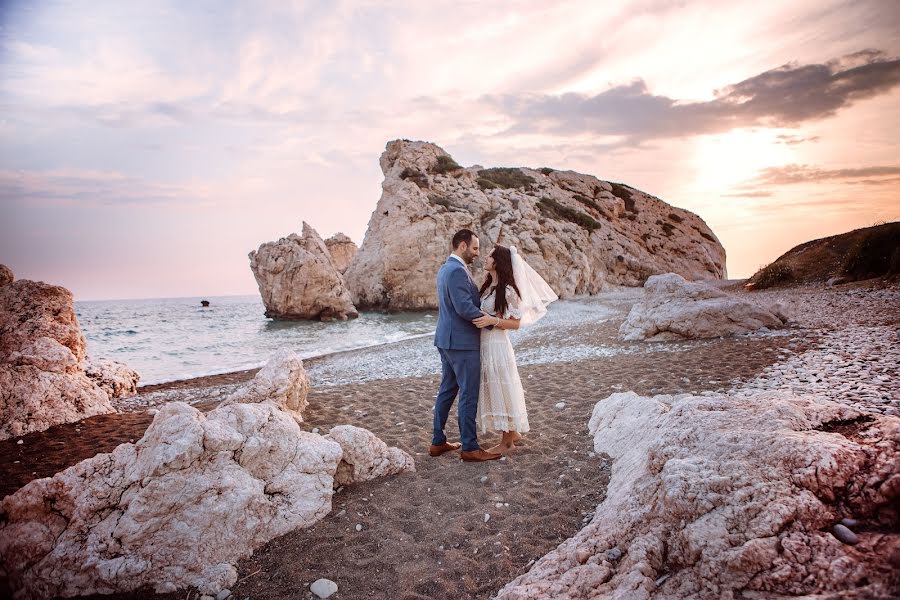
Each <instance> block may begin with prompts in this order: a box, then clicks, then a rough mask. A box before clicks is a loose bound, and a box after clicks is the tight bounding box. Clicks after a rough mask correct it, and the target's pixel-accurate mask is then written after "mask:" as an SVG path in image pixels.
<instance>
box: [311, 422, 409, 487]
mask: <svg viewBox="0 0 900 600" xmlns="http://www.w3.org/2000/svg"><path fill="white" fill-rule="evenodd" d="M325 437H327V438H328V439H330V440H333V441H335V442H337V443H338V444H340V446H341V449H342V450H343V451H344V454H343V456H342V457H341V463H340V464H339V465H338V468H337V472H336V473H335V475H334V483H335V485H349V484H351V483H359V482H361V481H369V480H370V479H375V478H376V477H384V476H385V475H396V474H397V473H404V472H407V471H415V470H416V467H415V463H414V462H413V459H412V457H411V456H410V455H409V454H407V453H406V452H404V451H403V450H400V449H399V448H389V447H388V445H387V444H385V443H384V442H382V441H381V440H380V439H378V438H377V437H376V436H375V434H374V433H372V432H371V431H369V430H368V429H362V428H361V427H354V426H353V425H338V426H337V427H332V428H331V431H330V432H329V433H328V435H327V436H325Z"/></svg>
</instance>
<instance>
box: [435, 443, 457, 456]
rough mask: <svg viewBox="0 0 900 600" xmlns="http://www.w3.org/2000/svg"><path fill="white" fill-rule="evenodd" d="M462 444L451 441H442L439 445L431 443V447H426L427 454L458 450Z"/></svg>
mask: <svg viewBox="0 0 900 600" xmlns="http://www.w3.org/2000/svg"><path fill="white" fill-rule="evenodd" d="M461 446H462V444H460V443H459V442H453V443H452V444H450V443H447V442H444V443H443V444H441V445H440V446H434V445H432V446H431V448H429V449H428V454H429V455H430V456H440V455H441V454H443V453H444V452H453V451H454V450H459V448H460V447H461Z"/></svg>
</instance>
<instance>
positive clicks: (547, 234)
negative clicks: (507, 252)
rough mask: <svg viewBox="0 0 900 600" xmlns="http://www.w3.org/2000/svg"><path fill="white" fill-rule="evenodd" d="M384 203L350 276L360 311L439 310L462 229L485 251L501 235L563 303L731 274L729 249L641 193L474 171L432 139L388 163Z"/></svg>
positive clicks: (401, 143) (411, 145) (398, 149)
mask: <svg viewBox="0 0 900 600" xmlns="http://www.w3.org/2000/svg"><path fill="white" fill-rule="evenodd" d="M381 169H382V171H383V172H384V181H383V183H382V190H383V192H382V195H381V199H380V200H379V201H378V204H377V206H376V209H375V211H374V213H373V214H372V217H371V219H370V221H369V227H368V231H367V232H366V236H365V239H364V241H363V243H362V246H361V247H360V249H359V252H358V253H357V254H356V256H355V257H354V259H353V262H352V263H351V265H350V268H349V269H348V270H347V272H346V274H345V276H346V280H347V283H348V286H349V287H350V291H351V293H352V295H353V299H354V301H355V302H356V304H357V306H359V307H364V308H365V307H379V308H386V309H396V310H402V309H423V308H435V307H436V305H437V301H436V292H435V288H434V278H435V275H436V273H437V269H438V268H439V267H440V265H441V264H442V263H443V262H444V260H446V258H447V255H448V253H449V251H450V248H449V246H450V238H451V236H452V235H453V233H454V232H455V231H456V230H458V229H461V228H463V227H467V228H470V229H472V230H473V231H475V232H476V233H477V234H478V235H479V236H480V238H481V242H482V245H483V246H485V250H488V249H489V248H490V245H491V243H493V242H494V241H495V240H496V239H497V237H498V235H499V234H500V232H501V228H502V233H503V243H504V244H507V245H515V246H516V247H517V248H518V249H519V251H520V252H521V253H522V255H523V256H524V257H525V258H526V260H528V261H529V263H530V264H531V265H532V266H533V267H534V268H535V270H537V271H538V272H539V273H540V274H541V275H542V276H543V277H544V278H545V279H546V280H547V282H548V283H549V284H550V286H551V287H553V289H554V290H555V291H556V292H557V293H558V294H559V296H560V297H562V298H567V297H571V296H573V295H576V294H589V293H595V292H598V291H600V290H602V289H604V287H605V286H607V285H608V284H620V285H630V286H635V285H641V284H643V283H644V281H645V280H646V279H647V277H649V276H650V275H653V274H656V273H665V272H675V273H679V274H681V275H684V276H685V277H688V278H690V279H721V278H723V277H724V276H725V251H724V249H723V248H722V246H721V244H720V243H719V241H718V240H717V239H716V237H715V235H713V233H712V231H711V230H710V229H709V227H707V225H706V224H705V223H704V222H703V220H702V219H700V218H699V217H698V216H696V215H694V214H692V213H690V212H687V211H685V210H682V209H679V208H675V207H672V206H670V205H668V204H666V203H665V202H663V201H661V200H659V199H658V198H655V197H653V196H650V195H648V194H645V193H643V192H641V191H639V190H636V189H634V188H631V187H628V186H625V185H621V184H617V183H611V182H607V181H601V180H599V179H597V178H596V177H593V176H591V175H582V174H579V173H575V172H572V171H555V170H553V169H546V168H545V169H539V170H534V169H528V168H521V169H481V168H480V167H470V168H467V169H464V168H462V167H460V166H459V165H457V164H456V163H455V162H454V161H453V159H452V158H451V157H450V156H449V155H448V154H447V153H446V152H445V151H444V150H442V149H441V148H439V147H438V146H436V145H434V144H430V143H427V142H410V141H406V140H396V141H393V142H390V143H388V145H387V149H386V150H385V152H384V153H383V154H382V155H381Z"/></svg>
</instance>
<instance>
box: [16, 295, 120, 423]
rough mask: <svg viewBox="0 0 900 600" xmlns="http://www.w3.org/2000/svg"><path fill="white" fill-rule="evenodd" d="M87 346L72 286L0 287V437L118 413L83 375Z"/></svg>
mask: <svg viewBox="0 0 900 600" xmlns="http://www.w3.org/2000/svg"><path fill="white" fill-rule="evenodd" d="M85 345H86V342H85V339H84V335H83V334H82V333H81V328H80V327H79V325H78V319H77V317H76V316H75V305H74V302H73V299H72V293H71V292H70V291H69V290H67V289H66V288H64V287H60V286H56V285H49V284H46V283H44V282H42V281H29V280H27V279H20V280H18V281H14V282H12V283H7V284H6V285H3V286H2V287H0V440H4V439H7V438H10V437H14V436H20V435H24V434H26V433H31V432H33V431H44V430H45V429H48V428H50V427H52V426H53V425H58V424H60V423H71V422H73V421H78V420H80V419H83V418H85V417H90V416H93V415H102V414H107V413H112V412H115V409H114V408H113V407H112V404H110V397H109V394H107V393H106V392H105V391H104V390H103V389H101V388H100V387H98V386H97V385H95V384H94V382H93V381H91V380H90V379H89V378H88V377H87V376H86V374H85V371H84V369H85ZM135 375H136V374H135Z"/></svg>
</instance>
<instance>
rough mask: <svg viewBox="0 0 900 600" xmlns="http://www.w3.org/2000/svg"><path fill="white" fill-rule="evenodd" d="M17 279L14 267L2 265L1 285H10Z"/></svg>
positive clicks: (0, 272)
mask: <svg viewBox="0 0 900 600" xmlns="http://www.w3.org/2000/svg"><path fill="white" fill-rule="evenodd" d="M14 280H15V276H14V275H13V272H12V269H10V268H9V267H7V266H6V265H0V287H2V286H4V285H9V284H10V283H12V282H13V281H14Z"/></svg>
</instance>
